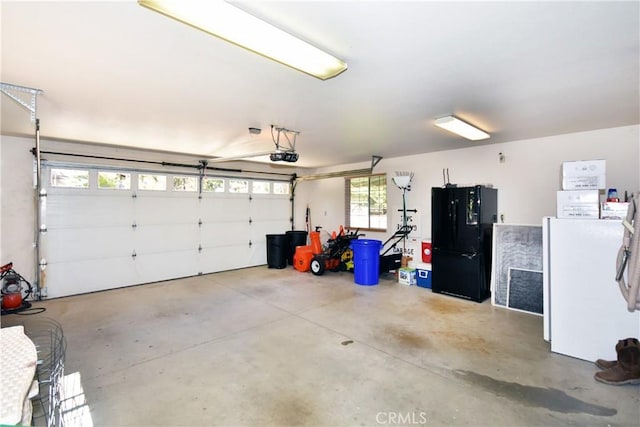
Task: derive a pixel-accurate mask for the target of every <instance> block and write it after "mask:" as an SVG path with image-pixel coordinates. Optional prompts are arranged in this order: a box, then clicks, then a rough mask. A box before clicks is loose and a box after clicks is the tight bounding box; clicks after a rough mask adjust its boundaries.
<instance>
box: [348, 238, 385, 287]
mask: <svg viewBox="0 0 640 427" xmlns="http://www.w3.org/2000/svg"><path fill="white" fill-rule="evenodd" d="M381 247H382V242H381V241H380V240H372V239H356V240H354V241H352V242H351V249H352V250H353V276H354V281H355V282H356V284H358V285H366V286H370V285H377V284H378V280H379V278H380V248H381Z"/></svg>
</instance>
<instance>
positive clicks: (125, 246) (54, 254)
mask: <svg viewBox="0 0 640 427" xmlns="http://www.w3.org/2000/svg"><path fill="white" fill-rule="evenodd" d="M46 234H47V250H46V256H47V259H48V260H49V262H71V261H73V260H89V259H100V258H113V257H126V256H127V255H131V253H132V250H133V231H132V229H131V227H102V228H75V229H49V231H48V232H47V233H46Z"/></svg>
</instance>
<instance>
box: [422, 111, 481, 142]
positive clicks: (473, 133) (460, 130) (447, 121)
mask: <svg viewBox="0 0 640 427" xmlns="http://www.w3.org/2000/svg"><path fill="white" fill-rule="evenodd" d="M434 124H435V125H436V126H438V127H439V128H442V129H445V130H448V131H449V132H453V133H455V134H457V135H460V136H462V137H464V138H467V139H470V140H472V141H479V140H481V139H487V138H490V137H491V135H489V134H488V133H486V132H484V131H482V130H480V129H478V128H477V127H475V126H472V125H470V124H469V123H467V122H463V121H462V120H460V119H458V118H457V117H454V116H446V117H441V118H439V119H437V120H436V121H435V122H434Z"/></svg>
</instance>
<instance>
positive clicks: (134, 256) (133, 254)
mask: <svg viewBox="0 0 640 427" xmlns="http://www.w3.org/2000/svg"><path fill="white" fill-rule="evenodd" d="M137 256H138V254H136V251H133V253H132V254H131V258H132V259H133V260H134V261H135V259H136V257H137Z"/></svg>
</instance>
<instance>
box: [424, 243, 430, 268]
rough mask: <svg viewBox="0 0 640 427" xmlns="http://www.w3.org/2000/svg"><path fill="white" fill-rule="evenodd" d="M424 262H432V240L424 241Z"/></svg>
mask: <svg viewBox="0 0 640 427" xmlns="http://www.w3.org/2000/svg"><path fill="white" fill-rule="evenodd" d="M422 262H424V263H427V264H431V242H430V241H428V240H423V241H422Z"/></svg>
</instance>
